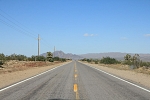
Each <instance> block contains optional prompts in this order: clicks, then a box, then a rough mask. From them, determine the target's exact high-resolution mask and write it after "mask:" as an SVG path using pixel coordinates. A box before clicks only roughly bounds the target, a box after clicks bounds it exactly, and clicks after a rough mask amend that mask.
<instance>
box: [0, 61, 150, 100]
mask: <svg viewBox="0 0 150 100" xmlns="http://www.w3.org/2000/svg"><path fill="white" fill-rule="evenodd" d="M50 99H54V100H57V99H58V100H60V99H85V100H150V92H148V91H145V90H143V89H140V88H138V87H135V86H133V85H131V84H128V83H126V82H124V81H121V80H119V79H116V78H114V77H112V76H110V75H107V74H105V73H103V72H101V71H98V70H96V69H94V68H91V67H89V66H87V65H84V64H82V63H79V62H75V61H73V62H71V63H69V64H66V65H63V66H61V67H59V68H56V69H54V70H51V71H48V72H47V73H45V74H42V75H40V76H38V77H35V78H32V79H30V80H27V81H25V82H21V83H19V84H17V85H15V86H11V87H9V88H8V89H4V90H1V91H0V100H50Z"/></svg>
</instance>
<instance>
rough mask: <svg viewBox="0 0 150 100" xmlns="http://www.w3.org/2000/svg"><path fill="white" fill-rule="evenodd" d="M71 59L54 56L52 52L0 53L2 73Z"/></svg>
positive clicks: (0, 71)
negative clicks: (37, 53) (43, 54)
mask: <svg viewBox="0 0 150 100" xmlns="http://www.w3.org/2000/svg"><path fill="white" fill-rule="evenodd" d="M67 60H69V59H65V58H59V57H53V54H52V53H51V52H47V56H46V57H44V56H31V57H27V56H25V55H20V54H19V55H17V54H12V55H4V54H3V53H0V73H7V72H13V71H20V70H25V69H28V68H32V67H43V66H48V65H53V64H56V63H61V62H66V61H67Z"/></svg>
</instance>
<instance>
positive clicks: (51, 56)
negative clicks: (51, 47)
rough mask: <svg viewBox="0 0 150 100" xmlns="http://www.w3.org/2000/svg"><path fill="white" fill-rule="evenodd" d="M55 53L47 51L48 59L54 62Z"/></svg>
mask: <svg viewBox="0 0 150 100" xmlns="http://www.w3.org/2000/svg"><path fill="white" fill-rule="evenodd" d="M52 58H53V54H52V53H51V52H47V60H48V61H50V62H53V59H52Z"/></svg>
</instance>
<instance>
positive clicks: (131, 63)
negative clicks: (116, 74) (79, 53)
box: [81, 54, 150, 74]
mask: <svg viewBox="0 0 150 100" xmlns="http://www.w3.org/2000/svg"><path fill="white" fill-rule="evenodd" d="M81 61H84V62H88V63H91V64H99V65H102V66H107V67H112V68H117V69H123V70H131V69H132V70H135V71H137V72H141V73H146V74H150V62H145V61H142V60H140V55H139V54H135V55H134V56H131V55H129V54H127V55H125V56H124V60H122V61H118V60H117V59H115V58H110V57H103V58H102V59H86V58H84V59H81Z"/></svg>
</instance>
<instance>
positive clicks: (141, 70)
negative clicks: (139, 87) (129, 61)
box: [90, 62, 150, 75]
mask: <svg viewBox="0 0 150 100" xmlns="http://www.w3.org/2000/svg"><path fill="white" fill-rule="evenodd" d="M90 64H95V63H94V62H91V63H90ZM97 65H99V66H104V67H108V68H114V69H119V70H131V71H134V72H137V73H143V74H148V75H150V68H145V67H140V68H137V69H130V66H129V65H123V64H97Z"/></svg>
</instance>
